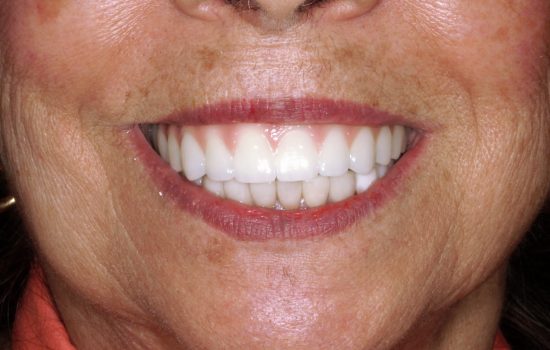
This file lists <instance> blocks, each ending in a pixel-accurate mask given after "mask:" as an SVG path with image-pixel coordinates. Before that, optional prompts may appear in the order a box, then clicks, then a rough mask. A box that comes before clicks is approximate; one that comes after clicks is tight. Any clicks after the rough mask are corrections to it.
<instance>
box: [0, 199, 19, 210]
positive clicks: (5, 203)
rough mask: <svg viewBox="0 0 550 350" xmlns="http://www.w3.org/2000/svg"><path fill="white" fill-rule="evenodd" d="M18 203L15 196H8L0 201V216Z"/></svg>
mask: <svg viewBox="0 0 550 350" xmlns="http://www.w3.org/2000/svg"><path fill="white" fill-rule="evenodd" d="M16 202H17V201H16V200H15V197H14V196H7V197H4V198H2V199H1V200H0V214H2V213H3V212H5V211H7V210H8V209H10V208H11V207H13V206H14V205H15V203H16Z"/></svg>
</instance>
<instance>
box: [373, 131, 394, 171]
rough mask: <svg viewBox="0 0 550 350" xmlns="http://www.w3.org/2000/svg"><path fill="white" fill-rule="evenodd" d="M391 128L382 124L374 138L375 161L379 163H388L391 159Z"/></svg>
mask: <svg viewBox="0 0 550 350" xmlns="http://www.w3.org/2000/svg"><path fill="white" fill-rule="evenodd" d="M391 146H392V138H391V130H390V128H389V127H388V126H384V127H382V128H381V129H380V132H379V133H378V138H377V139H376V163H378V164H381V165H388V164H389V163H390V160H391Z"/></svg>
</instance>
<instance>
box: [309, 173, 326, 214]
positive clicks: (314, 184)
mask: <svg viewBox="0 0 550 350" xmlns="http://www.w3.org/2000/svg"><path fill="white" fill-rule="evenodd" d="M329 190H330V180H329V178H328V177H324V176H317V177H315V178H313V179H311V180H309V181H304V183H303V191H302V192H303V197H304V201H305V203H306V205H307V206H308V207H310V208H314V207H320V206H321V205H325V204H326V202H327V199H328V192H329Z"/></svg>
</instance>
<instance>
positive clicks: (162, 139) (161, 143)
mask: <svg viewBox="0 0 550 350" xmlns="http://www.w3.org/2000/svg"><path fill="white" fill-rule="evenodd" d="M156 134H157V144H156V146H157V150H158V152H159V154H160V156H161V158H162V159H164V160H165V161H167V162H169V161H170V158H168V137H167V136H166V126H165V125H159V126H158V127H157V132H156Z"/></svg>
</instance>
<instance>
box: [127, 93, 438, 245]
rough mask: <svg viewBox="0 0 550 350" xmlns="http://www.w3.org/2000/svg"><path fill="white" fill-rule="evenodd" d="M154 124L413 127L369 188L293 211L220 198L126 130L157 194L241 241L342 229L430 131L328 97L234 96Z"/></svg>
mask: <svg viewBox="0 0 550 350" xmlns="http://www.w3.org/2000/svg"><path fill="white" fill-rule="evenodd" d="M156 123H165V124H182V125H200V124H228V123H264V124H266V123H267V124H316V123H317V124H318V123H331V124H357V125H370V126H379V125H391V124H399V125H403V126H407V127H409V128H412V129H414V130H415V131H416V132H417V135H418V142H415V145H414V147H412V149H409V150H408V152H407V153H405V155H404V156H403V157H402V158H401V160H400V161H399V162H398V163H397V164H396V165H395V166H394V167H393V169H392V171H390V173H388V174H387V175H386V176H385V177H384V178H382V179H381V180H380V181H379V182H378V183H377V184H375V185H374V186H373V187H372V188H371V189H370V190H369V191H367V192H365V193H362V194H360V195H356V196H354V197H351V198H349V199H348V200H345V201H343V202H339V203H332V204H328V205H326V206H323V207H319V208H312V209H306V210H298V211H277V210H271V209H262V208H256V207H249V206H245V205H241V204H239V203H237V202H232V201H229V200H223V199H219V198H217V197H214V196H213V195H211V194H209V193H207V192H206V191H203V190H201V189H200V188H198V187H196V186H194V185H191V184H190V183H188V182H187V181H185V180H184V179H183V178H182V177H181V176H179V174H177V173H176V172H175V171H173V170H172V169H171V168H170V166H169V165H168V164H166V163H165V162H164V161H162V160H161V159H160V157H159V156H158V155H157V154H156V153H155V152H154V151H153V150H152V149H151V147H150V146H149V145H148V143H147V141H146V140H145V138H144V136H143V134H142V133H141V132H139V131H138V130H139V128H134V129H133V130H132V131H131V132H130V133H129V135H130V139H129V140H130V146H131V147H133V148H134V150H135V151H136V153H137V154H138V159H140V160H141V161H142V162H143V163H144V164H145V168H146V169H147V170H148V172H149V177H150V178H151V180H152V181H153V182H154V184H155V186H156V187H157V189H158V192H159V193H162V194H163V195H165V197H167V198H169V199H171V200H172V201H173V202H174V203H175V204H176V205H178V206H179V207H180V208H182V209H183V210H184V211H186V212H188V213H190V214H193V215H195V216H196V217H197V218H199V219H201V220H203V221H205V222H207V223H209V224H210V225H211V226H213V227H215V228H217V229H220V230H222V231H224V232H225V233H227V234H229V235H230V236H232V237H234V238H236V239H241V240H254V241H259V240H266V239H288V238H291V239H298V238H307V237H315V236H329V235H332V234H335V233H337V232H341V231H342V230H344V229H345V228H347V227H349V226H350V225H352V224H353V223H354V222H356V221H357V220H360V219H362V218H364V217H366V216H368V215H369V214H370V213H372V212H373V210H375V209H377V208H378V207H380V206H381V205H383V203H385V202H386V201H387V200H388V199H389V198H391V196H392V194H395V193H396V192H395V191H394V189H395V187H396V186H399V184H400V183H401V182H402V180H403V179H404V178H405V175H407V174H408V170H410V169H411V168H412V166H411V165H412V164H414V161H415V160H416V158H417V156H418V155H420V154H421V151H422V150H423V149H424V148H425V147H424V146H425V143H426V142H424V141H426V140H427V139H428V137H425V136H426V135H427V134H429V132H430V128H429V127H428V126H426V125H420V124H419V123H416V122H414V121H411V120H408V119H406V118H405V117H403V116H400V115H394V114H391V113H387V112H383V111H379V110H377V109H375V108H372V107H370V106H366V105H360V104H357V103H353V102H347V101H335V100H330V99H284V100H263V99H254V100H237V101H225V102H220V103H217V104H214V105H207V106H203V107H200V108H198V109H194V110H184V111H178V112H175V113H172V114H171V115H168V116H165V117H163V118H160V119H159V120H158V121H157V122H156Z"/></svg>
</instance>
